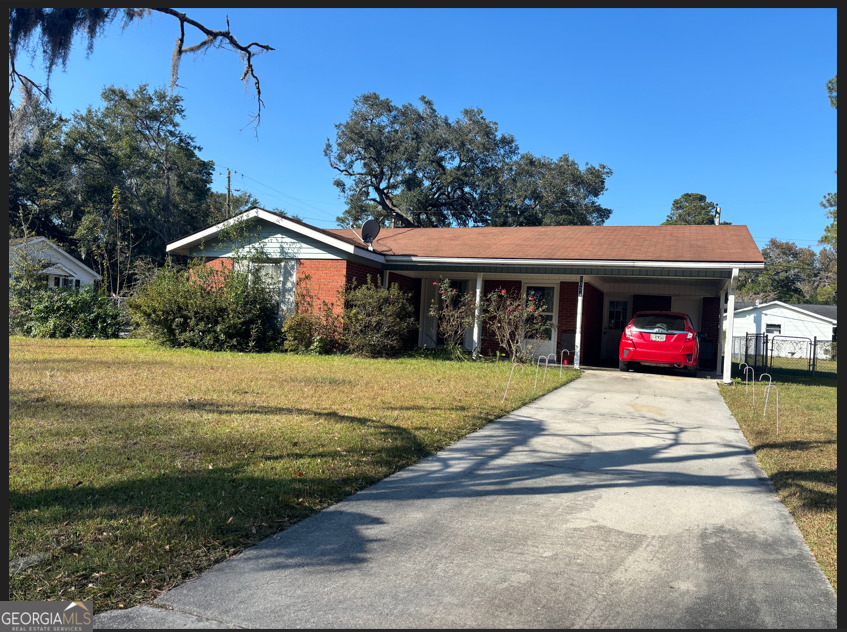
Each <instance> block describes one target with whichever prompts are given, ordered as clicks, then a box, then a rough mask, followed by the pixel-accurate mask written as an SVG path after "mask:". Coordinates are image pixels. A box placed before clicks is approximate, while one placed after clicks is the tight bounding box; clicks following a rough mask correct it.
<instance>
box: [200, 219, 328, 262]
mask: <svg viewBox="0 0 847 632" xmlns="http://www.w3.org/2000/svg"><path fill="white" fill-rule="evenodd" d="M248 234H249V238H245V242H248V241H249V242H250V243H246V245H239V244H236V243H233V242H231V241H225V240H215V239H213V240H210V241H209V242H206V243H205V244H204V245H203V248H199V247H192V248H191V256H193V257H234V256H236V255H237V254H239V253H240V254H242V255H247V254H249V253H251V252H258V251H260V250H263V251H264V253H265V254H266V255H267V256H268V257H270V258H271V259H341V258H342V257H341V253H340V252H339V251H338V250H336V249H334V248H332V247H331V246H327V245H326V244H322V243H320V242H319V241H317V240H315V239H311V238H309V237H306V236H305V235H298V234H295V233H294V232H293V231H290V230H287V229H285V228H282V227H281V226H276V225H272V224H269V223H267V222H262V224H261V226H258V227H256V228H255V229H254V230H252V231H250V232H249V233H248Z"/></svg>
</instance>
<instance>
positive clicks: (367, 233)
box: [362, 219, 380, 244]
mask: <svg viewBox="0 0 847 632" xmlns="http://www.w3.org/2000/svg"><path fill="white" fill-rule="evenodd" d="M379 228H380V227H379V222H378V221H376V220H375V219H369V220H368V221H366V222H365V223H364V225H363V226H362V241H364V242H365V243H366V244H372V243H373V240H374V239H376V236H377V235H379Z"/></svg>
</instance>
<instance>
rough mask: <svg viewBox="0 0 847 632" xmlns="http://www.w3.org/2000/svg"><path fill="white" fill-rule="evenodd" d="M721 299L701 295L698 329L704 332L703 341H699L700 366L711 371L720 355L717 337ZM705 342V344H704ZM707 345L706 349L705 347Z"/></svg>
mask: <svg viewBox="0 0 847 632" xmlns="http://www.w3.org/2000/svg"><path fill="white" fill-rule="evenodd" d="M720 303H721V301H720V298H718V297H717V296H704V297H703V313H702V318H701V321H700V331H702V332H703V333H704V334H706V338H705V341H701V342H700V368H701V369H703V370H706V371H713V370H715V369H716V368H717V364H718V358H720V357H721V353H722V349H721V341H720V340H719V339H718V331H719V329H720V319H721V318H722V317H723V314H722V311H723V310H722V309H721V304H720ZM704 343H705V344H704ZM707 345H708V350H707V349H706V347H707Z"/></svg>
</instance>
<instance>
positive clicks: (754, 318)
mask: <svg viewBox="0 0 847 632" xmlns="http://www.w3.org/2000/svg"><path fill="white" fill-rule="evenodd" d="M766 325H779V326H780V332H779V335H781V336H796V337H802V338H812V339H814V338H817V339H818V340H832V327H833V325H832V323H830V322H828V321H824V320H822V319H819V318H816V317H815V315H814V314H808V315H806V314H804V313H803V312H800V311H797V310H794V309H791V308H787V307H782V306H780V305H769V306H767V307H764V308H761V309H753V310H750V311H743V312H736V313H735V335H736V336H743V335H745V334H748V333H749V334H763V333H766V332H765V326H766Z"/></svg>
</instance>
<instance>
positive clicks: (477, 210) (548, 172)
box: [324, 92, 612, 226]
mask: <svg viewBox="0 0 847 632" xmlns="http://www.w3.org/2000/svg"><path fill="white" fill-rule="evenodd" d="M419 101H420V106H419V107H416V106H414V105H413V104H411V103H407V104H405V105H402V106H396V105H394V104H393V103H392V102H391V101H390V100H389V99H385V98H381V97H380V96H379V95H378V94H376V93H373V92H370V93H366V94H363V95H361V96H359V97H357V98H356V99H355V100H354V106H353V108H352V109H351V111H350V117H349V118H348V120H347V121H345V122H343V123H339V124H337V125H336V126H335V129H336V140H335V143H334V144H333V143H332V142H331V141H330V139H327V142H326V145H325V147H324V155H325V156H326V157H327V159H328V160H329V164H330V166H331V167H332V168H333V169H335V170H336V171H337V172H338V174H339V177H338V178H336V180H335V181H334V184H335V186H336V187H337V188H338V190H339V193H340V194H341V196H342V197H343V198H344V200H345V203H346V204H347V209H346V210H345V212H344V214H343V215H341V216H340V217H338V218H337V221H338V223H339V224H340V225H342V226H353V225H361V224H362V223H363V222H364V221H365V220H367V219H371V218H374V219H377V220H379V221H380V222H382V223H383V224H384V225H389V224H393V223H395V222H397V223H399V224H400V225H402V226H472V225H490V224H494V225H501V226H526V225H544V224H547V225H562V224H602V223H603V222H605V221H606V219H608V217H609V215H610V214H611V210H609V209H606V208H603V207H601V206H600V205H599V204H598V203H597V197H599V196H600V195H601V194H602V193H603V192H604V191H605V189H606V178H608V177H609V176H610V175H611V173H612V171H611V169H609V168H608V167H606V166H605V165H602V164H601V165H599V166H598V167H592V166H590V165H586V168H585V170H584V171H583V170H581V169H580V168H579V166H578V165H577V164H576V163H575V162H574V161H572V160H571V159H570V158H569V157H568V156H567V155H563V156H561V157H560V158H558V159H557V160H552V159H550V158H546V157H540V158H539V157H535V156H533V155H532V154H529V153H524V154H521V153H520V150H519V147H518V144H517V142H516V141H515V139H514V137H513V136H511V135H509V134H501V133H500V132H499V129H498V125H497V123H496V122H494V121H489V120H488V119H486V118H485V116H484V115H483V112H482V110H481V109H473V108H468V109H464V110H462V113H461V115H460V116H459V117H458V118H457V119H455V120H450V118H449V117H447V116H443V115H440V114H439V113H438V112H437V111H436V109H435V106H434V104H433V102H432V101H431V100H430V99H428V98H427V97H425V96H422V97H420V99H419Z"/></svg>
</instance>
